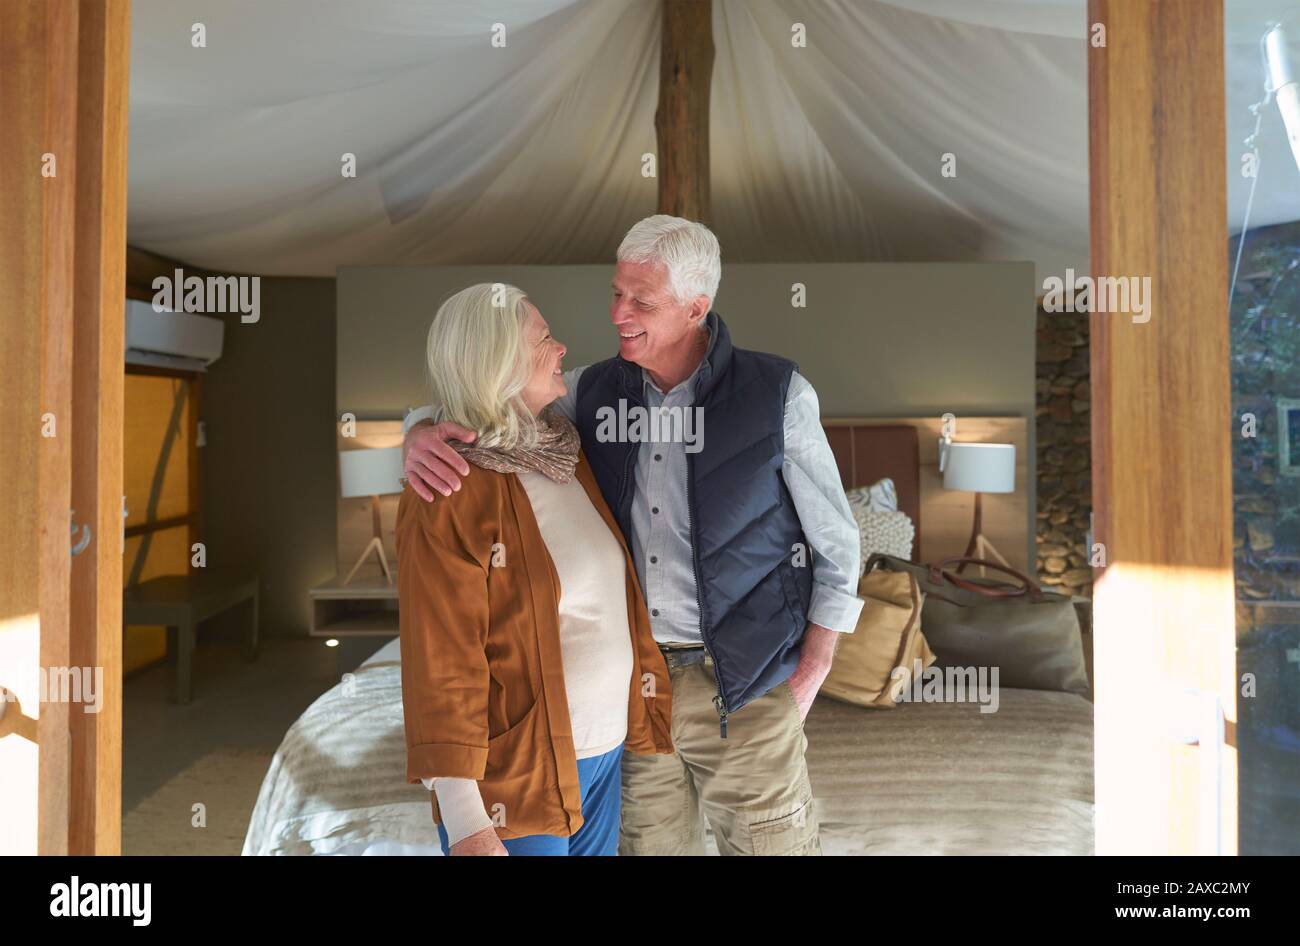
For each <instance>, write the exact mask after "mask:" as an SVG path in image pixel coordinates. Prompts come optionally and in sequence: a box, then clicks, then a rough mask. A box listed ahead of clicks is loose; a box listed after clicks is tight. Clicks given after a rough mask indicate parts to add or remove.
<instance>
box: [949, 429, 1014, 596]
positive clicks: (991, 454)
mask: <svg viewBox="0 0 1300 946" xmlns="http://www.w3.org/2000/svg"><path fill="white" fill-rule="evenodd" d="M942 450H943V453H944V457H943V462H942V464H941V466H942V469H943V488H944V489H957V490H963V491H965V492H968V493H974V494H975V525H974V527H973V528H972V529H971V533H970V542H968V543H967V544H966V551H965V552H963V553H962V555H963V557H964V558H981V559H986V560H987V559H988V558H989V557H990V556H992V558H994V559H996V560H997V561H999V562H1001V563H1002V564H1003V565H1005V566H1006V567H1007V568H1010V567H1011V565H1010V564H1009V563H1008V562H1007V560H1006V559H1005V558H1003V557H1002V556H1001V554H999V553H998V550H997V549H996V548H994V547H993V543H992V542H990V541H989V540H988V538H987V537H986V536H985V535H984V531H983V504H982V503H981V502H980V497H981V496H982V495H983V494H984V493H1013V492H1015V489H1016V445H1015V444H1012V443H951V442H949V443H947V444H945V445H944V446H943V448H942ZM965 567H966V566H965V565H961V566H960V567H958V569H957V571H958V573H960V572H961V570H962V569H963V568H965ZM984 574H985V569H983V568H981V569H980V575H981V576H982V575H984Z"/></svg>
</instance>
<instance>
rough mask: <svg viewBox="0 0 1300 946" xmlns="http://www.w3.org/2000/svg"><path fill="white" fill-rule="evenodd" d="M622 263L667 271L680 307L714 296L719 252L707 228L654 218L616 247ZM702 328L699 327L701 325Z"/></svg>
mask: <svg viewBox="0 0 1300 946" xmlns="http://www.w3.org/2000/svg"><path fill="white" fill-rule="evenodd" d="M618 259H619V261H620V262H624V263H650V264H651V265H655V266H663V267H666V268H667V270H668V285H669V287H670V288H671V289H672V293H673V296H675V297H676V299H677V301H678V302H680V303H682V304H683V305H688V304H690V303H691V302H693V301H695V297H696V296H708V297H709V300H710V302H712V300H713V299H714V298H715V297H716V296H717V294H718V283H719V282H720V281H721V280H722V250H721V248H720V247H719V246H718V238H717V237H715V236H714V235H713V231H711V230H710V229H709V228H708V227H706V226H705V225H704V224H702V223H696V222H695V221H694V220H684V219H682V218H681V217H670V216H669V215H668V214H655V215H654V216H653V217H646V218H645V219H644V220H642V221H640V222H639V223H637V224H635V225H634V226H633V227H632V229H631V230H629V231H627V236H625V237H623V242H622V243H621V244H619V247H618ZM701 324H703V323H701Z"/></svg>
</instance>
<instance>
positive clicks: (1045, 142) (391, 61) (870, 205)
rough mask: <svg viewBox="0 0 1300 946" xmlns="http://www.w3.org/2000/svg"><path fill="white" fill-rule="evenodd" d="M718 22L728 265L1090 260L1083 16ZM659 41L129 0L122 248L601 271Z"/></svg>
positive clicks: (774, 13) (926, 8) (615, 7)
mask: <svg viewBox="0 0 1300 946" xmlns="http://www.w3.org/2000/svg"><path fill="white" fill-rule="evenodd" d="M1237 2H1238V0H1229V8H1230V20H1231V17H1232V10H1233V5H1234V4H1235V3H1237ZM1244 3H1245V7H1249V8H1250V15H1251V16H1253V17H1256V18H1258V16H1259V15H1260V13H1261V9H1262V6H1261V5H1262V3H1263V0H1261V2H1260V3H1256V2H1255V0H1244ZM1274 5H1276V4H1274ZM713 7H714V39H715V44H716V48H717V56H716V61H715V65H714V71H713V91H712V102H711V110H712V116H711V129H710V134H711V139H710V140H711V161H712V188H713V216H714V229H715V230H716V231H717V233H718V236H719V239H720V240H721V241H722V247H723V256H724V259H726V260H730V261H737V262H757V261H799V260H814V261H850V260H988V259H1032V260H1035V261H1037V263H1038V265H1039V271H1040V273H1042V272H1059V271H1061V270H1062V269H1063V268H1064V267H1066V266H1074V267H1075V268H1077V269H1079V270H1083V269H1085V268H1086V264H1087V252H1088V239H1087V234H1088V220H1087V216H1088V213H1087V190H1088V189H1087V184H1088V173H1087V164H1088V144H1087V86H1086V48H1085V45H1084V43H1085V41H1086V36H1087V23H1086V4H1085V2H1084V0H714V4H713ZM1245 7H1243V8H1242V9H1245ZM1234 22H1235V21H1234ZM1253 22H1254V20H1250V22H1248V23H1245V24H1244V25H1240V29H1239V32H1240V34H1241V36H1242V37H1244V38H1243V39H1242V40H1241V42H1240V43H1238V44H1237V45H1235V46H1234V45H1230V47H1229V48H1230V52H1232V53H1233V56H1234V58H1232V59H1231V60H1230V68H1229V82H1230V83H1231V82H1232V81H1234V76H1236V77H1237V78H1236V81H1237V82H1238V84H1239V86H1240V87H1241V88H1243V89H1247V90H1248V89H1249V87H1250V82H1251V81H1254V79H1255V78H1258V73H1259V69H1258V51H1257V49H1256V48H1254V43H1255V42H1256V41H1257V38H1258V37H1257V35H1255V34H1253V33H1252V29H1253V26H1252V25H1251V24H1253ZM196 23H201V24H203V27H204V29H205V31H206V36H205V39H206V47H204V48H194V47H193V46H192V45H191V35H192V27H193V25H194V24H196ZM796 23H799V24H803V25H804V27H805V29H806V35H807V46H806V48H796V47H795V46H794V45H792V43H791V36H792V32H791V31H792V26H793V24H796ZM494 24H503V25H504V37H505V45H504V46H503V47H500V48H494V47H493V46H492V44H491V39H492V35H493V29H494ZM659 24H660V14H659V3H658V0H367V2H360V0H273V2H272V0H223V2H220V3H213V2H210V0H135V3H134V4H133V23H132V50H131V103H130V104H131V107H130V156H129V160H130V193H129V222H128V240H129V242H130V243H132V244H133V245H136V246H141V247H144V248H146V249H151V250H154V251H156V252H160V253H164V254H166V255H169V256H172V257H175V258H179V259H182V260H185V261H187V262H190V263H192V264H194V265H201V266H206V267H210V268H214V269H222V270H233V271H241V272H249V273H259V274H263V275H332V274H333V273H334V271H335V268H336V267H337V266H339V265H343V264H349V263H379V262H383V263H402V262H407V263H576V262H603V261H607V260H609V259H610V258H611V257H612V255H613V252H614V249H615V248H616V247H617V245H618V242H619V240H620V238H621V237H622V234H623V233H624V232H625V231H626V229H627V227H628V226H629V225H630V224H631V223H632V222H634V221H635V220H636V219H638V218H639V217H641V216H644V215H646V214H649V213H653V212H654V209H655V203H656V194H655V191H656V188H655V181H654V180H653V179H652V178H648V177H645V176H643V173H642V169H643V156H644V155H646V154H652V153H653V152H654V151H655V135H654V110H655V104H656V99H657V91H658V85H657V83H658V68H659V61H658V39H659V28H660V26H659ZM1231 25H1232V24H1231V23H1230V26H1231ZM1231 35H1233V34H1232V31H1231V29H1230V36H1231ZM1252 36H1254V38H1253V39H1252V38H1250V37H1252ZM1241 50H1245V51H1244V52H1241V53H1240V56H1237V55H1236V52H1237V51H1241ZM1297 58H1298V59H1300V56H1298V57H1297ZM1233 63H1236V67H1235V68H1236V72H1234V66H1233ZM1252 77H1254V78H1252ZM1257 97H1258V96H1256V98H1257ZM1253 100H1254V99H1253V98H1252V99H1251V101H1253ZM1229 113H1230V114H1229V131H1230V141H1229V159H1230V167H1231V168H1232V169H1233V170H1234V172H1235V169H1236V167H1237V164H1236V162H1235V161H1234V160H1233V149H1234V147H1235V145H1236V143H1235V142H1233V141H1232V135H1233V134H1236V133H1237V132H1238V131H1239V130H1240V129H1239V127H1238V126H1239V125H1240V124H1241V123H1240V122H1238V121H1237V120H1236V116H1234V115H1233V114H1232V109H1231V108H1230V109H1229ZM1246 118H1247V119H1249V118H1250V116H1249V115H1247V116H1246ZM1273 118H1274V119H1276V115H1274V116H1273ZM1249 126H1253V120H1251V121H1249V123H1248V126H1247V127H1245V130H1244V131H1241V133H1240V135H1238V137H1244V135H1245V134H1246V133H1248V132H1249V130H1250V127H1249ZM1274 137H1276V135H1275V136H1274ZM344 154H353V155H355V156H356V177H355V178H348V177H344V176H342V174H341V173H340V172H341V167H342V156H343V155H344ZM946 154H950V155H952V156H953V160H955V168H956V176H955V177H945V176H944V175H943V174H942V173H941V170H942V167H943V161H944V156H945V155H946ZM1286 155H1287V152H1286V148H1285V142H1283V143H1282V148H1281V150H1280V151H1279V152H1278V154H1277V155H1276V156H1275V157H1276V158H1277V159H1278V161H1279V162H1280V161H1281V160H1284V159H1285V158H1286ZM1269 160H1271V159H1270V158H1269V157H1268V155H1267V154H1266V156H1265V162H1266V163H1267V162H1268V161H1269ZM1275 169H1276V170H1277V173H1278V174H1279V175H1280V174H1281V169H1280V168H1277V167H1276V165H1275ZM1283 180H1284V181H1285V179H1283ZM1296 180H1300V178H1294V177H1293V178H1292V179H1290V182H1289V183H1291V187H1290V188H1289V190H1288V189H1287V188H1285V187H1283V188H1282V191H1281V192H1276V193H1275V192H1274V191H1276V190H1277V188H1276V186H1275V185H1276V181H1273V180H1269V181H1266V180H1265V179H1261V182H1260V187H1259V193H1258V194H1257V196H1256V210H1255V221H1256V222H1268V220H1269V218H1270V217H1271V218H1273V219H1294V218H1296V217H1300V203H1297V202H1296V195H1295V194H1294V193H1292V192H1295V191H1300V188H1297V187H1295V186H1294V182H1295V181H1296ZM1230 190H1233V206H1234V207H1236V206H1237V204H1238V200H1237V195H1236V194H1235V189H1234V188H1230ZM1241 202H1244V193H1243V194H1242V195H1241Z"/></svg>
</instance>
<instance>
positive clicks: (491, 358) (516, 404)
mask: <svg viewBox="0 0 1300 946" xmlns="http://www.w3.org/2000/svg"><path fill="white" fill-rule="evenodd" d="M527 299H528V297H527V296H526V295H524V293H523V290H521V289H519V288H517V287H515V286H510V285H506V284H505V283H478V284H477V285H474V286H470V287H469V288H468V289H462V290H461V291H460V292H458V293H456V294H455V295H453V296H451V297H450V298H449V299H447V301H446V302H444V303H443V304H442V305H441V306H439V307H438V313H437V315H435V316H434V317H433V324H432V325H430V326H429V341H428V345H427V354H426V358H427V366H428V371H429V386H430V388H431V389H432V391H433V407H434V419H435V420H437V421H444V420H449V421H453V422H455V423H457V424H460V425H462V426H464V427H468V428H469V429H470V430H473V431H475V432H476V433H477V434H478V440H477V441H475V445H476V446H480V447H498V448H500V449H503V450H511V449H514V448H516V447H527V446H531V445H532V444H533V443H534V442H535V441H536V439H537V425H536V422H535V419H534V417H533V415H532V412H531V411H529V410H528V408H527V406H526V405H525V404H524V400H523V390H524V387H525V386H526V385H527V384H528V378H529V375H530V374H531V371H532V350H531V347H530V346H529V344H528V339H527V338H526V336H525V334H524V319H525V318H526V317H527V315H528V310H527V308H526V306H525V302H526V301H527Z"/></svg>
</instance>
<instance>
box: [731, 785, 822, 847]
mask: <svg viewBox="0 0 1300 946" xmlns="http://www.w3.org/2000/svg"><path fill="white" fill-rule="evenodd" d="M778 812H780V813H778ZM748 814H749V817H750V818H751V820H750V822H749V837H750V842H751V843H752V845H753V849H754V854H755V855H757V856H760V857H765V856H766V857H771V856H787V855H800V854H820V853H821V852H822V847H821V839H820V837H819V836H818V826H817V818H816V815H815V814H814V813H813V801H812V793H811V792H810V791H804V792H801V793H799V794H798V795H796V796H795V797H794V798H792V799H791V803H790V805H789V806H788V807H785V808H784V809H783V810H782V809H771V808H769V809H766V810H764V811H752V812H749V813H748Z"/></svg>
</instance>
